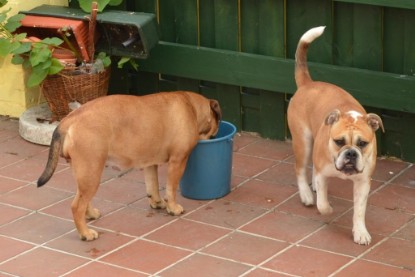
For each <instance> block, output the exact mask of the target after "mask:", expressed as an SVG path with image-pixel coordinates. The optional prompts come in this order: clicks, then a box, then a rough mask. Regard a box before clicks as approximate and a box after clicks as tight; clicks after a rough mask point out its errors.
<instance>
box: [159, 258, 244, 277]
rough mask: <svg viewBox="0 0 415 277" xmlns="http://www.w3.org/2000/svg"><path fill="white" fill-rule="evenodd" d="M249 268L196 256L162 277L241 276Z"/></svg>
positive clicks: (162, 273)
mask: <svg viewBox="0 0 415 277" xmlns="http://www.w3.org/2000/svg"><path fill="white" fill-rule="evenodd" d="M249 269H250V267H249V266H247V265H244V264H240V263H236V262H232V261H228V260H222V259H218V258H215V257H210V256H205V255H200V254H195V255H193V256H191V257H189V258H187V259H185V260H184V261H182V262H180V263H178V264H176V265H173V266H172V267H170V268H169V269H167V270H165V271H163V272H161V274H160V275H161V276H165V277H169V276H171V277H176V276H198V277H211V276H240V275H241V274H242V273H244V272H246V271H248V270H249Z"/></svg>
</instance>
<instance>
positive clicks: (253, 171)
mask: <svg viewBox="0 0 415 277" xmlns="http://www.w3.org/2000/svg"><path fill="white" fill-rule="evenodd" d="M275 163H277V162H276V161H273V160H267V159H262V158H256V157H252V156H248V155H242V154H239V153H234V155H233V161H232V165H233V166H232V173H233V174H235V175H236V176H242V177H253V176H255V175H257V174H259V173H261V172H263V171H264V170H266V169H267V168H269V167H270V166H272V165H274V164H275Z"/></svg>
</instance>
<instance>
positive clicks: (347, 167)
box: [337, 162, 360, 175]
mask: <svg viewBox="0 0 415 277" xmlns="http://www.w3.org/2000/svg"><path fill="white" fill-rule="evenodd" d="M337 170H339V171H340V172H342V173H344V174H346V175H353V174H358V173H360V172H359V170H357V168H356V165H355V164H354V163H351V162H349V163H345V164H344V165H343V167H342V168H340V169H337Z"/></svg>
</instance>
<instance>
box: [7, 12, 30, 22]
mask: <svg viewBox="0 0 415 277" xmlns="http://www.w3.org/2000/svg"><path fill="white" fill-rule="evenodd" d="M25 16H26V15H24V14H21V13H18V14H15V15H12V16H10V17H9V20H8V21H9V22H20V21H22V20H23V18H25Z"/></svg>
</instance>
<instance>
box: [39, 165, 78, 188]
mask: <svg viewBox="0 0 415 277" xmlns="http://www.w3.org/2000/svg"><path fill="white" fill-rule="evenodd" d="M44 187H48V188H56V189H59V190H63V191H69V192H72V193H75V192H76V189H77V185H76V181H75V178H74V177H73V174H72V170H71V168H69V167H66V168H63V169H62V170H60V171H58V172H55V173H54V174H53V176H52V178H50V180H49V182H47V183H46V184H45V185H44Z"/></svg>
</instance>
